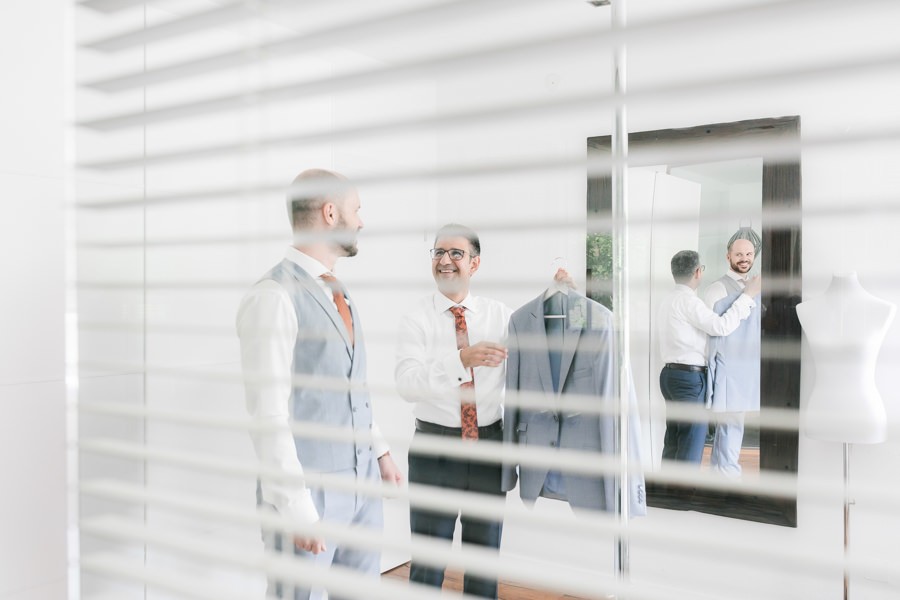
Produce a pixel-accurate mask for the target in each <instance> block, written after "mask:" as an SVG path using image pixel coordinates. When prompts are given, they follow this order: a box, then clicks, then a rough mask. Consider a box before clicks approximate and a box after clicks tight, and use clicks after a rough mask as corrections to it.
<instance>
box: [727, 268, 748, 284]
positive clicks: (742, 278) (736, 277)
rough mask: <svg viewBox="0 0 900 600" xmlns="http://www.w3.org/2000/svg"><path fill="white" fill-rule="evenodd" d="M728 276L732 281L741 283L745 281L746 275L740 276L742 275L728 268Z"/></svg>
mask: <svg viewBox="0 0 900 600" xmlns="http://www.w3.org/2000/svg"><path fill="white" fill-rule="evenodd" d="M728 276H729V277H731V278H732V279H734V280H735V281H740V282H741V283H743V282H745V281H747V276H746V275H742V274H740V273H738V272H736V271H735V270H734V269H732V268H731V267H728Z"/></svg>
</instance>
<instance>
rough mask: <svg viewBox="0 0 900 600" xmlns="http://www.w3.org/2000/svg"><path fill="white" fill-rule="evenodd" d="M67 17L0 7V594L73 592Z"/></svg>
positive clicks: (34, 6)
mask: <svg viewBox="0 0 900 600" xmlns="http://www.w3.org/2000/svg"><path fill="white" fill-rule="evenodd" d="M64 31H65V29H64V18H63V12H62V11H60V10H59V9H58V2H54V1H52V0H39V1H36V2H27V3H22V2H16V3H3V4H2V5H0V71H2V72H3V73H4V81H5V84H4V86H3V93H2V94H0V131H2V135H0V278H2V281H3V288H2V289H3V292H2V293H0V332H2V333H0V414H2V418H0V477H2V479H3V493H2V494H0V531H2V532H3V535H2V538H0V598H2V599H3V600H45V599H50V598H63V597H65V594H66V463H65V452H66V448H65V432H66V429H65V427H66V420H65V378H64V374H65V373H64V372H65V369H64V346H63V328H64V326H63V320H64V313H65V309H64V300H65V279H64V268H65V255H64V213H63V210H62V207H63V198H64V191H65V179H64V173H65V169H64V143H63V142H64V140H63V122H64V107H65V104H64V101H63V97H64V92H65V89H64V78H63V74H64V62H63V47H64V46H63V44H64Z"/></svg>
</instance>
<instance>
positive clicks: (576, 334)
mask: <svg viewBox="0 0 900 600" xmlns="http://www.w3.org/2000/svg"><path fill="white" fill-rule="evenodd" d="M587 308H588V307H587V302H586V301H585V298H584V296H580V295H578V294H575V293H574V292H571V291H570V292H569V298H568V302H567V313H566V327H565V329H564V333H563V351H562V359H561V360H560V364H559V389H560V391H562V389H563V384H564V383H565V381H566V378H567V377H568V376H569V369H571V368H572V359H573V358H574V357H575V350H576V349H577V348H578V340H579V339H581V332H582V331H583V330H584V324H585V319H586V316H587Z"/></svg>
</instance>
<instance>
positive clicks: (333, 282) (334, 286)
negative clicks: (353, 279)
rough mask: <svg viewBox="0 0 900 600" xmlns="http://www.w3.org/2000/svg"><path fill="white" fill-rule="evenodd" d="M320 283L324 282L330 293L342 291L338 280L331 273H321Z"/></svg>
mask: <svg viewBox="0 0 900 600" xmlns="http://www.w3.org/2000/svg"><path fill="white" fill-rule="evenodd" d="M322 281H324V282H325V283H326V284H327V285H328V287H329V288H331V290H332V291H336V290H341V291H343V289H344V286H343V285H341V282H340V280H339V279H338V278H337V277H335V276H334V275H332V274H331V273H322Z"/></svg>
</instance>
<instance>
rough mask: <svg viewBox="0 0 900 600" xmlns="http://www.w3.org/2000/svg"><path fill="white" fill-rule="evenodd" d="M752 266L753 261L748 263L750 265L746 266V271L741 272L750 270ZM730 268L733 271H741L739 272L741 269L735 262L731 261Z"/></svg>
mask: <svg viewBox="0 0 900 600" xmlns="http://www.w3.org/2000/svg"><path fill="white" fill-rule="evenodd" d="M752 268H753V263H752V262H751V263H750V266H749V267H747V270H746V271H743V273H749V272H750V270H751V269H752ZM731 270H732V271H734V272H735V273H741V272H742V271H741V267H740V265H738V264H737V263H731Z"/></svg>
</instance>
